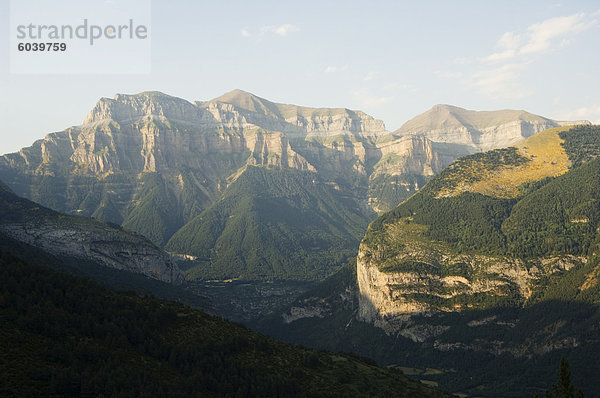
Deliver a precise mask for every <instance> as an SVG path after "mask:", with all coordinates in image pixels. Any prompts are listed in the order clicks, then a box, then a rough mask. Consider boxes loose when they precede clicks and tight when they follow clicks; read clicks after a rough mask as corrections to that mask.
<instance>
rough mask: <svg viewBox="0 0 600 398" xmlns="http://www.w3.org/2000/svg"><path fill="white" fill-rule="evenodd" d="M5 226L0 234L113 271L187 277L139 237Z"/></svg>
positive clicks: (32, 225)
mask: <svg viewBox="0 0 600 398" xmlns="http://www.w3.org/2000/svg"><path fill="white" fill-rule="evenodd" d="M59 224H63V225H57V224H55V223H35V222H28V223H23V224H3V225H0V231H1V232H2V233H3V234H5V235H7V236H9V237H11V238H13V239H15V240H18V241H21V242H23V243H26V244H29V245H32V246H35V247H38V248H40V249H42V250H44V251H46V252H48V253H51V254H54V255H58V256H68V257H75V258H80V259H83V260H88V261H89V260H92V261H94V262H96V263H98V264H101V265H104V266H106V267H109V268H115V269H118V270H124V271H129V272H133V273H137V274H143V275H146V276H148V277H150V278H153V279H158V280H160V281H163V282H168V283H174V284H181V283H183V281H184V278H183V274H182V273H181V271H180V270H179V268H178V267H177V265H176V264H175V262H174V261H173V260H172V259H171V257H170V256H169V255H168V254H167V253H165V252H164V251H162V250H160V249H159V248H157V247H156V246H154V245H153V244H152V243H151V242H149V241H148V240H147V239H145V238H144V237H142V236H139V235H132V234H130V233H129V234H128V233H122V232H121V233H119V232H117V231H115V230H110V229H104V230H101V229H98V230H94V229H89V228H87V227H86V228H79V227H78V226H77V225H68V224H67V223H59Z"/></svg>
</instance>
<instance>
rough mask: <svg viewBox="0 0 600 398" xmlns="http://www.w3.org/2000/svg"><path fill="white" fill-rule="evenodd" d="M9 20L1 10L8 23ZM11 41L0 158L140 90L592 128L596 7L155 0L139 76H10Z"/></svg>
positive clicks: (1, 95)
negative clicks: (443, 109) (233, 93)
mask: <svg viewBox="0 0 600 398" xmlns="http://www.w3.org/2000/svg"><path fill="white" fill-rule="evenodd" d="M98 1H102V0H98ZM108 4H110V2H108ZM65 12H68V11H65ZM8 14H9V5H8V1H7V0H0V25H1V26H3V27H4V26H8ZM8 35H9V32H8V29H0V41H1V42H2V44H1V48H4V49H5V50H4V51H2V52H0V118H1V120H2V130H1V131H0V134H1V140H0V153H7V152H13V151H16V150H18V149H19V148H21V147H24V146H28V145H30V144H31V143H32V142H33V141H34V140H35V139H38V138H42V137H43V136H44V135H46V134H47V133H49V132H52V131H59V130H62V129H64V128H66V127H69V126H71V125H77V124H80V123H81V122H82V121H83V119H84V117H85V115H86V114H87V112H88V111H89V110H90V109H91V108H92V107H93V106H94V104H95V103H96V101H97V100H98V99H99V98H100V97H113V96H114V94H115V93H136V92H140V91H146V90H159V91H163V92H165V93H167V94H171V95H175V96H179V97H182V98H185V99H187V100H190V101H194V100H208V99H211V98H214V97H216V96H219V95H221V94H223V93H225V92H227V91H230V90H232V89H234V88H239V89H242V90H246V91H250V92H252V93H254V94H256V95H258V96H261V97H264V98H267V99H269V100H271V101H275V102H283V103H293V104H298V105H306V106H316V107H325V106H327V107H346V108H350V109H360V110H363V111H365V112H367V113H369V114H370V115H372V116H374V117H376V118H378V119H382V120H383V121H384V122H385V124H386V127H387V129H388V130H390V131H391V130H394V129H396V128H398V127H400V126H401V125H402V123H404V122H405V121H407V120H409V119H410V118H412V117H414V116H416V115H417V114H419V113H422V112H424V111H426V110H427V109H429V108H430V107H431V106H433V105H434V104H437V103H447V104H452V105H456V106H460V107H464V108H468V109H474V110H494V109H525V110H527V111H530V112H533V113H536V114H539V115H542V116H546V117H550V118H554V119H589V120H591V121H593V122H596V123H600V74H599V71H600V51H598V49H600V2H598V1H597V0H596V1H576V0H574V1H564V2H552V1H530V0H528V1H506V0H503V1H448V0H446V1H374V2H367V1H323V0H321V1H302V2H293V1H210V2H208V1H183V0H179V1H177V0H169V1H166V0H165V1H161V0H154V1H152V25H151V37H152V65H151V67H152V72H151V73H150V74H145V75H66V76H65V75H17V74H10V73H9V59H8V48H9V47H8V46H9V44H8Z"/></svg>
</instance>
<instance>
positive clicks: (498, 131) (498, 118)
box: [394, 105, 590, 151]
mask: <svg viewBox="0 0 600 398" xmlns="http://www.w3.org/2000/svg"><path fill="white" fill-rule="evenodd" d="M574 124H590V122H589V121H578V122H562V121H560V122H559V121H555V120H551V119H547V118H544V117H541V116H537V115H533V114H531V113H528V112H525V111H515V110H502V111H470V110H466V109H463V108H459V107H455V106H450V105H435V106H434V107H433V108H431V109H430V110H429V111H427V112H425V113H423V114H421V115H419V116H417V117H415V118H414V119H412V120H410V121H408V122H406V123H405V124H404V125H403V126H402V127H400V128H399V129H398V130H396V131H395V132H394V134H397V135H421V136H424V137H427V138H429V139H430V140H432V141H434V142H443V143H450V144H456V145H464V146H467V147H471V148H473V149H475V150H477V151H488V150H491V149H497V148H504V147H507V146H511V145H514V144H515V143H517V142H518V141H521V140H523V139H524V138H527V137H530V136H532V135H533V134H536V133H538V132H540V131H543V130H546V129H549V128H553V127H559V126H569V125H574Z"/></svg>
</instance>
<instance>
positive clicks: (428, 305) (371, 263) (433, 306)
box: [356, 242, 586, 333]
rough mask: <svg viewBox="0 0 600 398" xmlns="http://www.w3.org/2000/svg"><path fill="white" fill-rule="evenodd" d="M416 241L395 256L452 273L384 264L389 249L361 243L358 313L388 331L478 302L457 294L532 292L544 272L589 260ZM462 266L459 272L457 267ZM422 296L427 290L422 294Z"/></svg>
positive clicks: (399, 260) (548, 272)
mask: <svg viewBox="0 0 600 398" xmlns="http://www.w3.org/2000/svg"><path fill="white" fill-rule="evenodd" d="M436 246H437V247H430V246H428V245H425V244H418V243H415V244H413V245H411V247H406V248H405V249H404V250H403V251H402V253H401V254H399V255H398V256H397V257H396V258H395V259H394V262H398V263H402V262H406V261H413V262H418V263H421V264H424V265H427V264H429V265H434V266H436V267H441V268H442V269H447V270H449V271H448V273H447V274H444V273H442V274H441V275H440V274H439V273H433V272H428V271H427V268H426V267H422V269H421V270H402V271H393V270H387V271H386V270H385V268H384V267H383V265H382V263H383V262H384V260H389V259H388V258H386V253H385V249H383V250H381V249H380V250H378V249H372V248H370V247H369V246H368V245H367V244H366V243H364V242H363V243H362V244H361V246H360V249H359V253H358V257H357V266H356V270H357V280H358V288H359V307H358V317H359V319H362V320H364V321H366V322H370V323H373V324H374V325H376V326H378V327H381V328H382V329H384V330H385V331H386V332H388V333H394V332H397V331H399V330H401V329H402V325H403V324H404V323H406V321H407V319H409V318H410V316H411V315H416V314H428V313H435V312H440V311H441V312H450V311H461V310H465V309H469V308H476V305H475V304H471V303H469V304H462V303H460V302H456V301H453V300H452V299H453V298H455V297H457V296H463V297H465V296H472V297H474V296H475V295H477V294H485V295H486V296H487V297H492V296H498V297H505V296H507V295H508V294H509V293H510V294H513V293H516V294H517V295H518V296H520V297H523V298H529V297H530V296H531V294H532V291H533V289H534V287H535V286H536V284H537V283H538V282H539V280H540V278H542V277H545V276H547V275H550V274H553V273H556V272H564V271H566V270H569V269H571V268H572V267H574V266H575V265H577V264H581V263H584V262H585V261H586V260H585V258H582V257H576V256H562V257H549V258H540V259H535V260H534V261H529V262H527V263H526V262H525V261H523V260H520V259H516V258H510V257H502V256H484V255H473V254H460V255H457V254H453V252H452V251H451V250H449V249H448V248H446V249H444V248H443V246H442V245H436ZM459 267H460V268H461V271H458V272H457V268H459ZM422 296H427V297H428V299H427V300H423V299H422Z"/></svg>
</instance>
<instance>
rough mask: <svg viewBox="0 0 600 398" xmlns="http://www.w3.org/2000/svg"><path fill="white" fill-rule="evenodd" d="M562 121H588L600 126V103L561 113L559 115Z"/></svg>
mask: <svg viewBox="0 0 600 398" xmlns="http://www.w3.org/2000/svg"><path fill="white" fill-rule="evenodd" d="M560 119H562V120H589V121H590V122H592V123H594V124H600V103H596V104H592V105H590V106H584V107H581V108H577V109H571V110H566V111H563V112H562V113H561V114H560Z"/></svg>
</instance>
